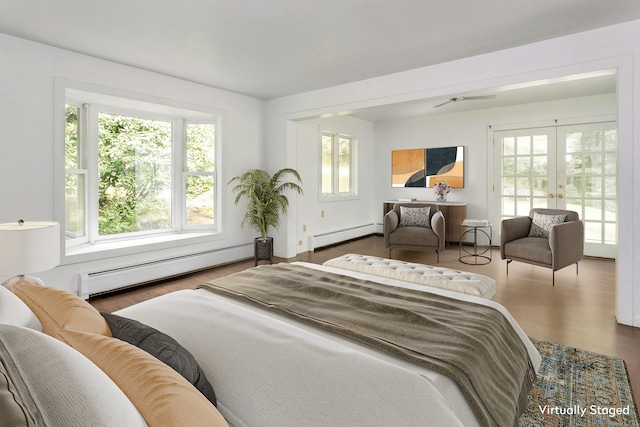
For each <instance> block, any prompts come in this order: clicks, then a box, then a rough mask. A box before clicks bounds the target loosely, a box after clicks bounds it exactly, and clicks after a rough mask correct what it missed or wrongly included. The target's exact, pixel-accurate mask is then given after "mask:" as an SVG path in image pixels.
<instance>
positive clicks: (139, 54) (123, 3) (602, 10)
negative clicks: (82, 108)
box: [0, 0, 640, 108]
mask: <svg viewBox="0 0 640 427" xmlns="http://www.w3.org/2000/svg"><path fill="white" fill-rule="evenodd" d="M638 18H640V2H639V1H638V0H616V1H602V0H535V1H532V0H467V1H465V0H321V1H305V0H224V1H223V0H181V1H179V2H178V1H175V0H111V1H108V2H98V1H90V0H84V1H83V0H55V1H51V0H29V1H17V0H0V32H3V33H6V34H10V35H14V36H17V37H22V38H25V39H29V40H33V41H36V42H40V43H45V44H48V45H52V46H56V47H60V48H64V49H68V50H71V51H75V52H79V53H84V54H87V55H92V56H95V57H98V58H104V59H107V60H110V61H115V62H118V63H122V64H127V65H131V66H135V67H139V68H143V69H147V70H151V71H155V72H159V73H162V74H166V75H169V76H174V77H178V78H181V79H185V80H189V81H193V82H197V83H202V84H206V85H209V86H213V87H217V88H221V89H226V90H230V91H233V92H237V93H242V94H247V95H250V96H253V97H257V98H261V99H272V98H276V97H281V96H286V95H291V94H295V93H302V92H307V91H311V90H315V89H321V88H325V87H330V86H335V85H339V84H344V83H349V82H353V81H358V80H362V79H366V78H371V77H376V76H381V75H385V74H390V73H394V72H399V71H405V70H408V69H413V68H417V67H422V66H427V65H432V64H436V63H441V62H445V61H450V60H454V59H459V58H463V57H468V56H473V55H478V54H483V53H487V52H492V51H496V50H500V49H505V48H509V47H514V46H518V45H523V44H527V43H532V42H536V41H540V40H545V39H550V38H554V37H559V36H562V35H567V34H571V33H576V32H581V31H586V30H589V29H593V28H598V27H603V26H607V25H612V24H616V23H621V22H626V21H631V20H635V19H638ZM452 96H454V95H452ZM501 98H504V97H502V96H499V97H498V98H497V99H496V100H495V102H500V101H498V100H499V99H501ZM440 102H442V100H440ZM472 102H473V103H477V102H482V101H468V102H466V105H467V106H471V105H472V104H471V103H472ZM434 104H435V103H431V104H430V107H429V108H431V107H432V106H433V105H434ZM461 104H462V103H456V105H455V107H456V108H462V107H461ZM484 105H490V104H484ZM405 107H406V108H410V106H405ZM413 107H415V106H413ZM423 107H424V105H423ZM451 107H453V106H452V105H451V104H449V105H448V106H446V107H442V108H451ZM467 108H469V107H467Z"/></svg>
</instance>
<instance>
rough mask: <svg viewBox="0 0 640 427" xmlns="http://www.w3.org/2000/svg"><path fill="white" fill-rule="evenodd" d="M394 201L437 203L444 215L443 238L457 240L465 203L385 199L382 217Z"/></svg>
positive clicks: (465, 206)
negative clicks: (444, 228)
mask: <svg viewBox="0 0 640 427" xmlns="http://www.w3.org/2000/svg"><path fill="white" fill-rule="evenodd" d="M396 203H431V204H432V205H437V206H438V209H439V210H440V212H442V215H443V216H444V223H445V227H446V230H445V240H446V241H447V242H459V241H460V240H459V239H460V232H461V230H462V227H460V223H461V222H462V221H463V220H464V219H465V218H466V217H467V204H466V203H464V202H436V201H432V200H412V201H410V202H405V201H403V200H385V201H384V202H383V209H382V210H383V213H382V217H383V218H384V216H385V215H386V214H387V212H389V211H390V210H391V209H393V205H395V204H396Z"/></svg>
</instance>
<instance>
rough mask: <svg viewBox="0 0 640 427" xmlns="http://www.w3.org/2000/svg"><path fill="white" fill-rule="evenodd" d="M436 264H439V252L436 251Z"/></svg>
mask: <svg viewBox="0 0 640 427" xmlns="http://www.w3.org/2000/svg"><path fill="white" fill-rule="evenodd" d="M436 262H437V263H438V264H440V251H439V250H437V249H436Z"/></svg>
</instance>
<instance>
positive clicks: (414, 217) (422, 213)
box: [398, 206, 431, 228]
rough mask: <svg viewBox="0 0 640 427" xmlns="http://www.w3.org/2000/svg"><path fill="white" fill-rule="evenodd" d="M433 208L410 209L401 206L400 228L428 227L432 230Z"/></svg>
mask: <svg viewBox="0 0 640 427" xmlns="http://www.w3.org/2000/svg"><path fill="white" fill-rule="evenodd" d="M430 213H431V208H430V207H425V208H410V207H408V206H400V224H398V227H426V228H431V222H430V221H429V219H430Z"/></svg>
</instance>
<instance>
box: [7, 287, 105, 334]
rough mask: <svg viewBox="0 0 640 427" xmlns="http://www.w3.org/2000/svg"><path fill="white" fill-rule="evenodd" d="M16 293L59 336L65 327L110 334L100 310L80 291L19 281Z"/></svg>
mask: <svg viewBox="0 0 640 427" xmlns="http://www.w3.org/2000/svg"><path fill="white" fill-rule="evenodd" d="M12 290H13V293H14V294H16V295H17V296H18V297H19V298H20V299H21V300H22V301H24V303H25V304H26V305H27V306H28V307H29V308H30V309H31V311H32V312H33V314H35V315H36V317H37V318H38V320H40V323H42V332H44V333H45V334H47V335H50V336H52V337H55V338H57V333H58V332H59V331H60V330H62V329H74V330H77V331H84V332H91V333H95V334H100V335H105V336H108V337H110V336H111V329H109V324H108V323H107V321H106V320H105V319H104V317H102V315H101V314H100V312H99V311H98V310H96V309H95V308H94V307H93V306H92V305H91V304H89V303H88V302H86V301H85V300H83V299H82V298H80V297H79V296H77V295H74V294H72V293H70V292H67V291H63V290H62V289H56V288H49V287H46V286H38V285H26V284H18V285H14V286H13V289H12Z"/></svg>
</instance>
